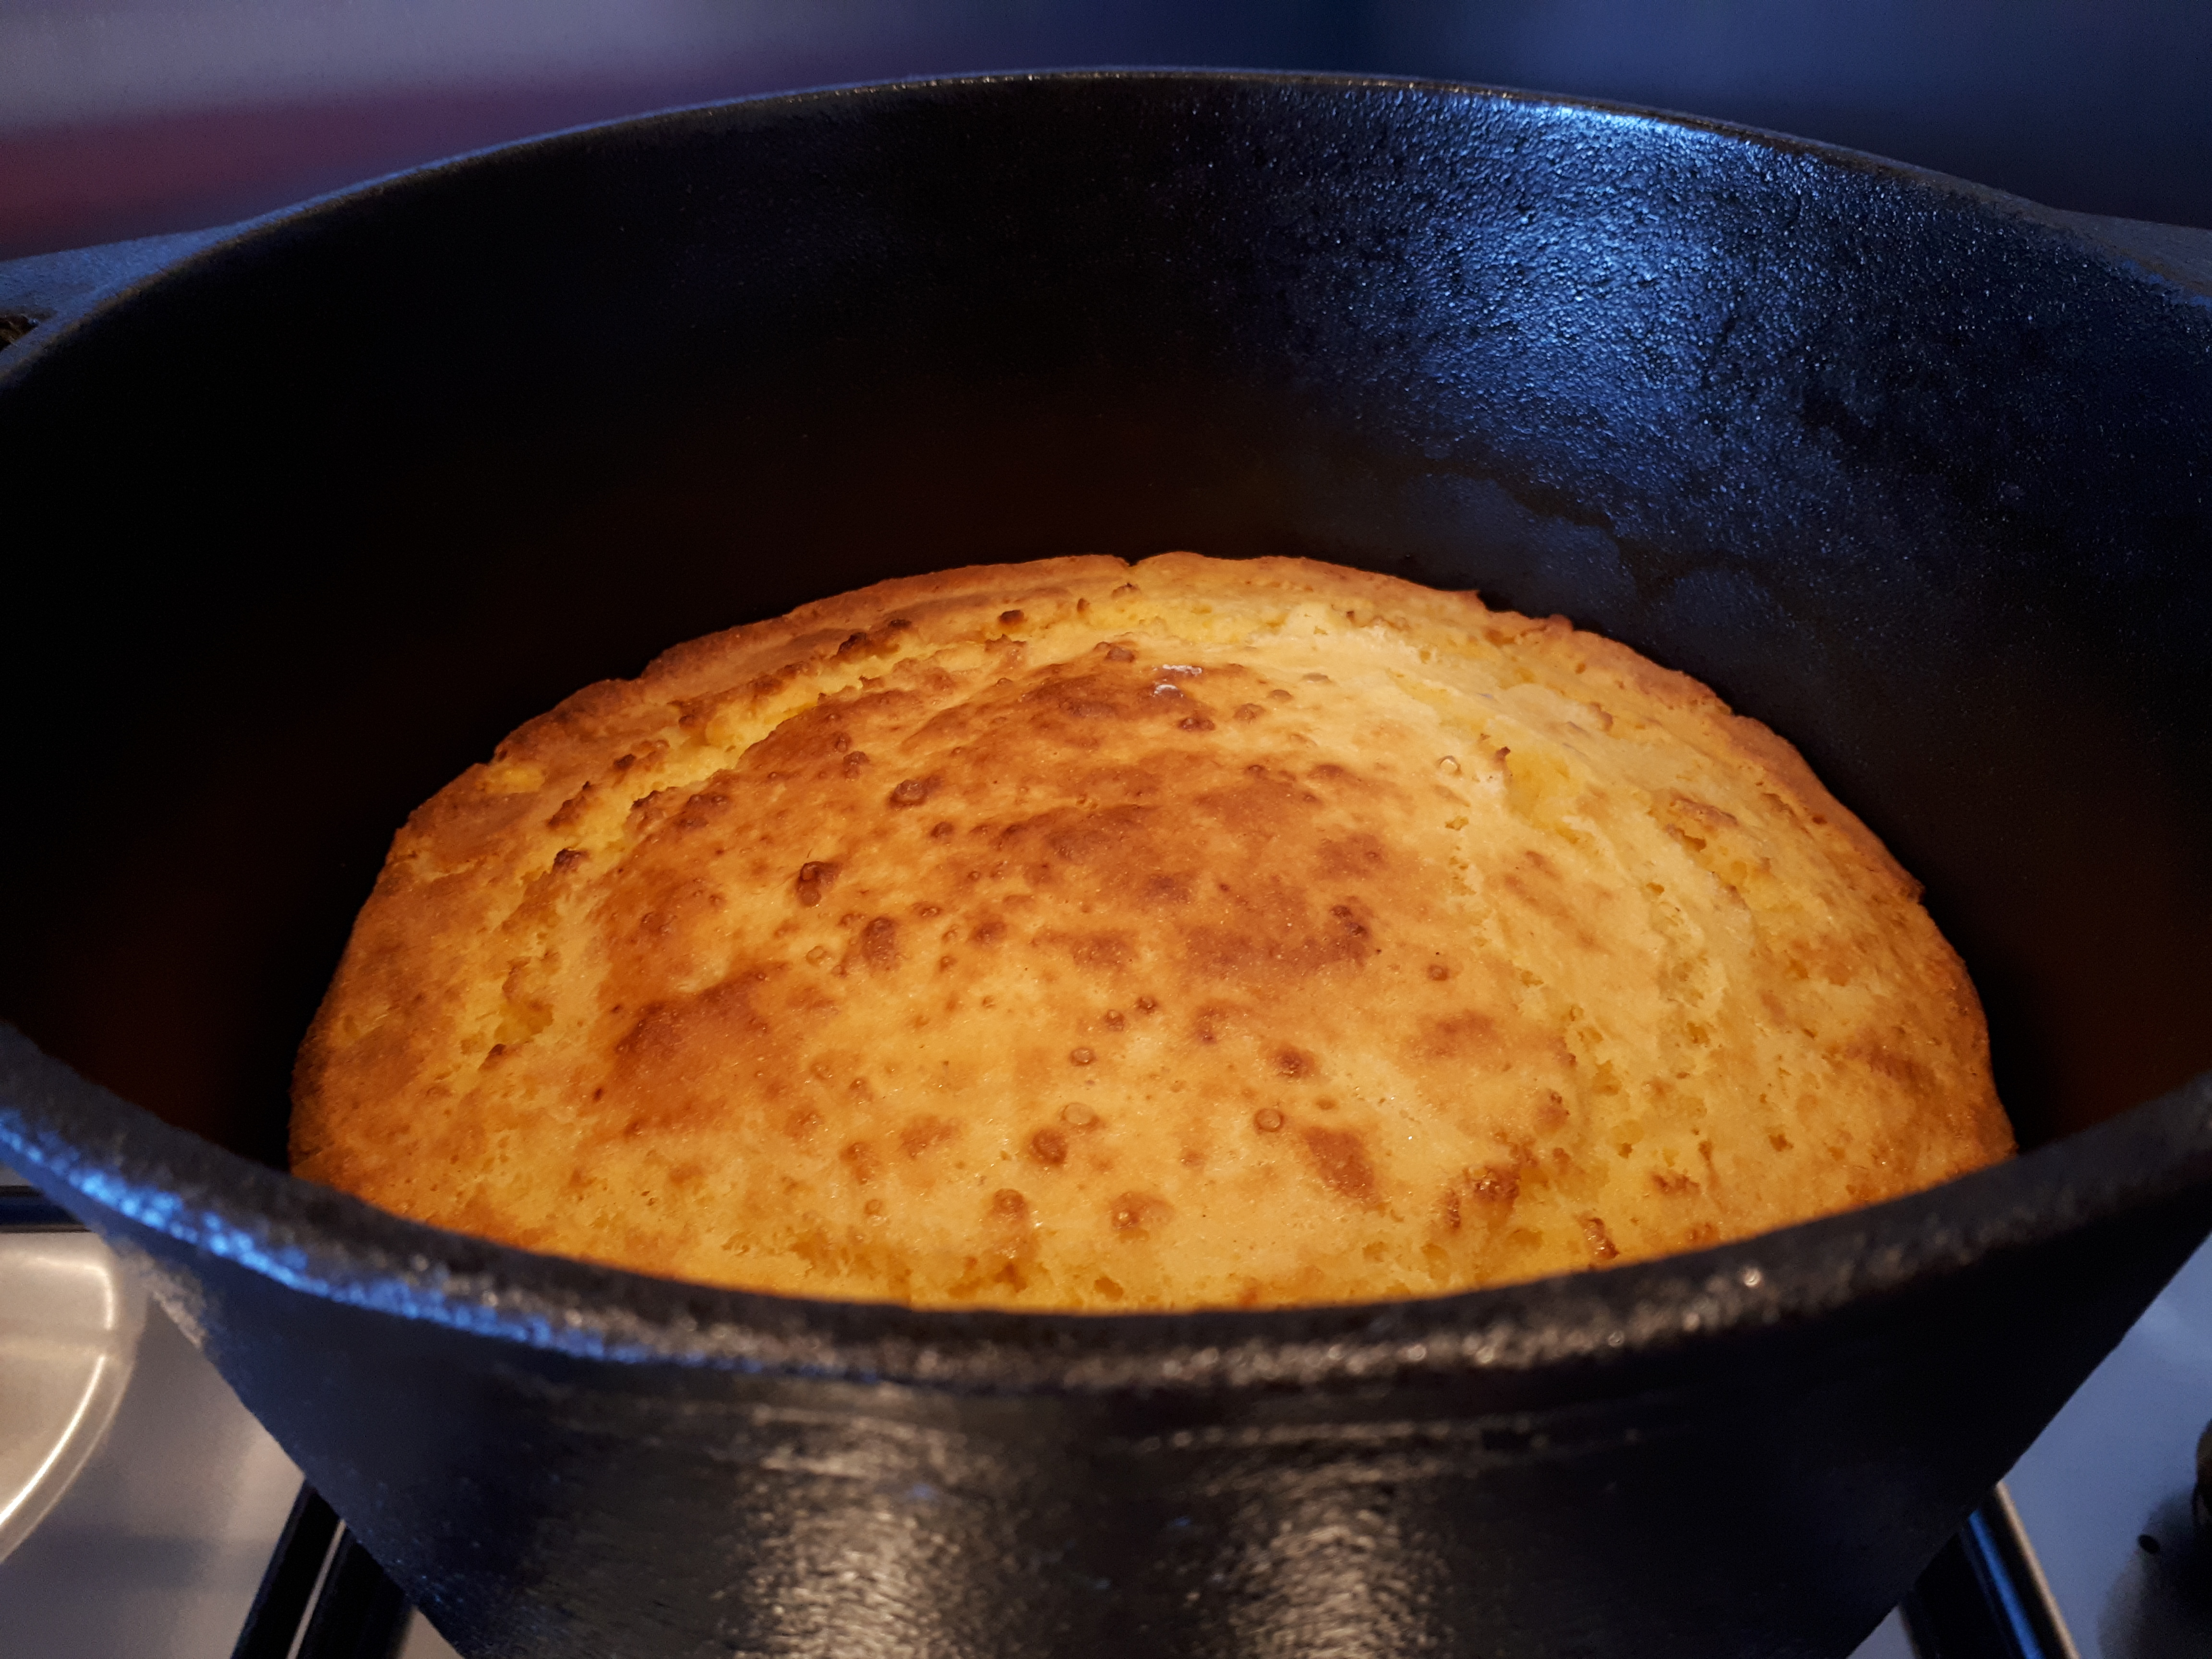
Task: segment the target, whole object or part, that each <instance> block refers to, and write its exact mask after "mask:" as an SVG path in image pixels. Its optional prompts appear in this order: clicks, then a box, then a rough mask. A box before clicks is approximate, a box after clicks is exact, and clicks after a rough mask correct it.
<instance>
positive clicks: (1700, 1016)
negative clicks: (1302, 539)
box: [293, 554, 2011, 1309]
mask: <svg viewBox="0 0 2212 1659" xmlns="http://www.w3.org/2000/svg"><path fill="white" fill-rule="evenodd" d="M1915 891H1916V890H1915V887H1914V884H1913V883H1912V882H1911V879H1910V878H1908V877H1906V876H1905V874H1904V873H1903V872H1901V871H1900V870H1899V868H1898V867H1897V866H1896V865H1895V864H1894V863H1893V861H1892V860H1890V858H1889V857H1888V855H1887V854H1886V853H1885V852H1884V851H1883V849H1882V848H1881V845H1880V843H1879V842H1876V841H1875V838H1874V837H1873V836H1871V835H1870V834H1869V832H1868V831H1867V830H1866V829H1864V828H1863V826H1862V825H1861V824H1860V823H1858V821H1857V819H1856V818H1854V817H1852V816H1851V815H1850V813H1849V812H1848V811H1844V809H1843V808H1842V807H1841V806H1839V805H1838V804H1837V803H1836V802H1835V801H1834V800H1833V799H1831V798H1830V797H1829V795H1828V794H1827V793H1826V791H1825V790H1824V789H1822V787H1820V784H1819V783H1818V782H1817V781H1814V778H1813V776H1812V775H1811V774H1810V773H1809V772H1808V770H1807V769H1806V768H1805V766H1804V764H1803V763H1802V761H1801V760H1800V759H1799V758H1798V757H1797V755H1796V751H1795V750H1792V749H1791V748H1790V746H1789V745H1788V744H1785V743H1784V742H1782V741H1781V740H1780V739H1779V738H1776V737H1775V736H1774V735H1773V734H1772V733H1771V732H1769V731H1767V730H1766V728H1765V727H1764V726H1760V725H1759V724H1757V723H1756V722H1754V721H1752V720H1745V719H1742V718H1741V717H1739V716H1736V715H1734V714H1730V713H1729V711H1728V709H1727V708H1725V707H1724V706H1723V704H1722V703H1721V702H1719V701H1718V700H1717V698H1715V697H1714V696H1712V695H1711V693H1710V692H1708V691H1707V690H1705V689H1704V688H1703V687H1701V686H1699V685H1698V684H1696V683H1694V682H1692V681H1691V680H1689V679H1686V678H1683V677H1682V676H1680V675H1679V674H1674V673H1670V672H1668V671H1665V670H1663V669H1661V668H1657V667H1655V666H1654V665H1652V664H1650V663H1649V662H1647V661H1645V660H1644V659H1642V658H1641V657H1638V655H1636V654H1635V653H1632V652H1631V651H1629V650H1628V649H1626V647H1622V646H1620V645H1617V644H1613V643H1611V642H1609V641H1606V640H1603V639H1600V638H1597V637H1595V635H1589V634H1585V633H1579V632H1577V631H1576V630H1575V629H1572V628H1571V627H1569V626H1568V625H1567V623H1565V621H1564V620H1563V619H1560V618H1556V617H1555V618H1553V619H1552V620H1551V621H1548V622H1534V621H1530V620H1528V618H1525V617H1518V616H1514V615H1511V614H1509V613H1504V612H1493V611H1488V610H1486V609H1485V608H1484V606H1483V605H1481V604H1480V602H1479V601H1478V600H1477V599H1475V598H1474V596H1473V595H1471V594H1453V593H1440V592H1432V591H1430V590H1428V589H1425V588H1421V587H1417V586H1411V585H1409V584H1407V583H1405V582H1401V581H1397V580H1392V579H1390V578H1388V577H1383V576H1376V575H1370V574H1364V573H1360V572H1357V571H1352V570H1344V569H1338V568H1333V567H1330V566H1327V565H1322V564H1315V563H1309V562H1301V561H1297V560H1283V559H1263V560H1256V561H1252V562H1228V561H1216V560H1209V559H1203V558H1200V557H1197V556H1193V555H1189V554H1168V555H1164V556H1161V557H1158V558H1155V559H1149V560H1146V561H1145V562H1143V563H1141V564H1139V565H1137V566H1135V567H1133V568H1132V567H1129V566H1127V565H1125V564H1123V563H1122V562H1121V561H1119V560H1115V559H1108V558H1073V559H1054V560H1048V561H1045V562H1040V563H1036V564H1027V565H1011V566H1002V567H981V568H970V569H963V570H951V571H945V572H943V573H941V574H935V575H930V576H924V577H919V578H915V579H912V580H902V581H894V582H889V583H885V584H884V585H882V586H878V587H873V588H869V589H866V590H865V591H862V592H857V593H849V594H846V595H843V596H842V597H840V598H837V599H829V600H825V601H823V603H821V604H818V605H808V606H806V607H805V608H804V609H802V610H799V611H795V612H793V614H792V615H790V616H788V617H781V618H779V619H777V620H775V621H773V622H767V623H757V624H756V625H753V626H750V627H746V628H739V629H732V630H730V631H729V632H727V633H723V634H718V635H712V636H710V637H708V638H706V639H702V640H698V641H693V642H691V643H690V644H688V645H684V646H679V647H677V648H676V649H674V650H672V651H671V652H669V653H667V654H666V655H665V656H664V657H662V658H661V659H659V661H657V662H655V663H654V664H653V665H652V666H651V667H650V668H648V669H647V671H646V672H645V673H644V674H643V675H641V677H640V678H637V679H635V680H629V681H611V682H607V683H605V684H599V685H594V686H591V687H588V688H586V690H583V691H580V692H579V693H578V694H577V695H576V696H573V697H571V698H569V699H568V701H567V702H564V703H562V705H561V706H560V707H559V708H556V709H555V710H553V711H552V712H551V713H550V714H546V715H544V716H543V717H542V718H540V719H538V720H532V722H530V724H528V725H527V726H524V727H523V728H522V729H521V730H520V731H519V732H515V733H514V734H513V736H512V737H511V738H508V739H507V742H506V743H504V744H501V746H500V748H499V750H498V751H497V752H496V754H495V756H494V757H493V759H492V760H491V762H490V763H489V764H487V765H483V766H477V767H474V768H471V769H470V770H469V771H468V772H467V773H465V775H462V776H461V777H460V778H459V779H457V780H456V781H454V782H453V784H452V785H450V786H449V787H447V788H446V789H445V790H443V791H442V792H441V793H439V794H438V795H437V797H436V798H435V799H433V800H431V801H430V802H429V803H428V805H425V806H423V807H422V809H421V810H420V811H417V812H416V814H415V816H414V817H413V818H412V819H410V821H409V823H408V824H407V826H406V828H405V829H403V830H402V831H401V832H400V834H399V836H398V838H397V840H396V841H395V842H394V843H393V846H392V854H391V857H390V859H389V860H388V861H387V863H386V866H385V869H384V872H383V873H382V875H381V876H380V878H379V880H378V882H377V885H376V890H375V892H374V896H372V897H371V899H370V900H369V902H368V906H367V908H365V909H364V910H363V911H362V915H361V918H360V921H358V923H357V924H356V927H355V931H354V935H353V939H352V943H351V945H350V946H349V949H348V951H347V952H346V956H345V960H344V963H343V966H342V967H341V968H340V969H339V972H338V975H337V981H336V982H335V984H334V985H333V986H332V987H331V992H330V994H329V997H328V999H327V1000H326V1001H325V1003H324V1006H323V1009H322V1012H321V1014H320V1015H319V1018H317V1020H316V1023H315V1025H314V1029H313V1031H312V1032H311V1033H310V1035H309V1036H308V1039H307V1044H306V1046H305V1047H304V1048H303V1049H302V1050H301V1056H300V1064H299V1070H298V1075H297V1090H296V1095H297V1101H298V1110H297V1112H296V1114H295V1119H294V1126H293V1158H294V1164H295V1169H296V1170H298V1171H299V1172H300V1173H301V1175H303V1176H308V1177H310V1178H312V1179H313V1180H317V1181H321V1182H328V1183H329V1184H331V1185H332V1186H336V1187H340V1188H346V1189H348V1190H349V1191H352V1192H355V1193H357V1194H361V1195H362V1196H363V1197H366V1198H368V1199H369V1200H373V1201H374V1202H376V1203H378V1204H381V1205H383V1206H386V1207H388V1208H391V1209H393V1210H396V1211H398V1212H402V1213H404V1214H407V1215H411V1216H415V1217H418V1218H422V1219H424V1220H427V1221H432V1222H435V1223H438V1224H440V1225H446V1226H450V1227H454V1228H459V1229H461V1230H463V1231H470V1232H474V1233H479V1234H483V1235H486V1236H489V1237H494V1238H498V1239H503V1240H507V1241H509V1242H511V1243H517V1244H521V1245H526V1246H528V1247H530V1248H532V1249H540V1250H549V1251H553V1252H556V1253H560V1254H563V1255H576V1256H583V1257H588V1258H591V1259H594V1260H598V1261H611V1262H617V1263H620V1264H622V1265H624V1266H627V1267H635V1268H639V1269H641V1270H643V1271H646V1272H649V1273H662V1274H667V1275H671V1276H674V1277H678V1278H685V1279H699V1280H704V1281H708V1282H710V1283H715V1284H726V1285H744V1286H750V1287H753V1288H757V1289H761V1290H769V1291H787V1292H792V1293H794V1294H802V1295H809V1296H835V1297H860V1298H890V1299H897V1300H902V1301H908V1302H913V1303H916V1304H964V1303H987V1304H1003V1305H1010V1306H1022V1307H1038V1308H1044V1307H1053V1308H1093V1309H1109V1308H1121V1309H1128V1308H1139V1307H1189V1306H1200V1305H1218V1304H1243V1305H1251V1304H1277V1303H1288V1302H1314V1301H1354V1300H1367V1299H1374V1298H1383V1297H1403V1296H1409V1295H1424V1294H1431V1293H1435V1292H1437V1291H1444V1290H1449V1289H1455V1288H1460V1287H1464V1286H1468V1285H1478V1284H1484V1283H1488V1282H1493V1281H1497V1280H1501V1279H1516V1278H1525V1277H1528V1276H1531V1275H1535V1274H1541V1273H1548V1272H1553V1271H1556V1270H1559V1269H1563V1268H1569V1267H1583V1266H1595V1265H1601V1264H1602V1263H1605V1262H1608V1261H1621V1260H1628V1259H1632V1258H1635V1257H1639V1256H1647V1255H1656V1254H1658V1253H1661V1252H1664V1251H1668V1250H1675V1249H1684V1248H1686V1247H1690V1246H1695V1245H1699V1244H1705V1243H1712V1242H1715V1241H1717V1240H1720V1239H1725V1238H1730V1237H1739V1236H1741V1235H1744V1234H1748V1233H1754V1232H1758V1231H1762V1230H1764V1229H1766V1228H1770V1227H1773V1226H1776V1225H1781V1224H1783V1223H1786V1222H1790V1221H1793V1220H1797V1219H1801V1218H1806V1217H1809V1216H1814V1215H1819V1214H1821V1213H1824V1212H1830V1211H1834V1210H1838V1209H1841V1208H1844V1207H1846V1206H1851V1205H1856V1204H1863V1203H1866V1202H1869V1201H1871V1200H1877V1199H1881V1198H1886V1197H1889V1196H1892V1195H1893V1194H1899V1193H1904V1192H1908V1191H1911V1190H1913V1189H1915V1188H1920V1187H1923V1186H1927V1185H1929V1184H1931V1183H1933V1182H1938V1181H1942V1180H1943V1179H1945V1178H1946V1177H1948V1176H1954V1175H1957V1174H1959V1173H1960V1172H1962V1171H1964V1170H1969V1169H1972V1168H1973V1167H1975V1166H1977V1165H1978V1164H1984V1163H1986V1162H1989V1161H1990V1160H1992V1159H1994V1158H1999V1157H2001V1156H2002V1155H2003V1154H2004V1153H2005V1152H2007V1151H2008V1149H2009V1147H2010V1144H2011V1137H2010V1133H2009V1131H2008V1127H2007V1125H2006V1122H2005V1119H2004V1116H2003V1114H2002V1111H2001V1110H2000V1109H1999V1107H1998V1104H1997V1102H1996V1097H1995V1094H1994V1092H1993V1091H1992V1088H1991V1085H1990V1073H1989V1066H1988V1060H1987V1053H1986V1039H1985V1036H1984V1028H1983V1024H1982V1018H1981V1014H1980V1010H1979V1007H1978V1004H1977V1002H1976V1000H1975V997H1974V993H1973V990H1972V987H1971V986H1970V985H1969V984H1968V982H1967V980H1966V975H1965V973H1964V972H1963V971H1962V969H1960V964H1959V961H1958V958H1957V957H1955V956H1954V954H1953V952H1952V951H1951V950H1950V949H1949V947H1948V945H1946V944H1945V943H1944V941H1943V939H1942V938H1941V937H1940V936H1939V935H1938V933H1936V928H1935V927H1934V925H1933V924H1932V923H1931V922H1930V921H1929V919H1928V916H1927V915H1926V913H1925V912H1924V911H1923V910H1922V909H1921V908H1920V907H1919V905H1918V903H1917V902H1916V898H1915Z"/></svg>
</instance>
